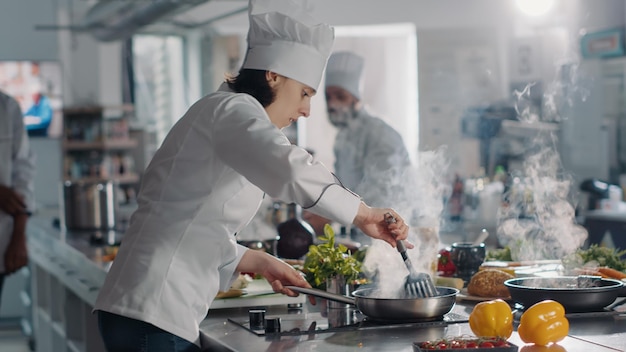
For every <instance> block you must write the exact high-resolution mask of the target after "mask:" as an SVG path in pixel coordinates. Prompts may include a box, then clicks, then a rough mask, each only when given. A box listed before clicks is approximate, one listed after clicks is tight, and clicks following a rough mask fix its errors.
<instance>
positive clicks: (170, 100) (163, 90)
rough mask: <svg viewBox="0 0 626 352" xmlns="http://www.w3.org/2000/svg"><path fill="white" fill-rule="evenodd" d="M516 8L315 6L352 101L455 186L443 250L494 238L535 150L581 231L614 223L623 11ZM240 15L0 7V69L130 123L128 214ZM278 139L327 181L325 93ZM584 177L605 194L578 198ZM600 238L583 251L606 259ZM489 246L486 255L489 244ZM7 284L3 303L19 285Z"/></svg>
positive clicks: (55, 147) (43, 151) (558, 5)
mask: <svg viewBox="0 0 626 352" xmlns="http://www.w3.org/2000/svg"><path fill="white" fill-rule="evenodd" d="M520 2H522V1H514V0H506V1H505V0H437V1H434V0H387V1H377V0H339V1H337V0H335V1H330V0H316V1H314V2H313V3H314V7H313V9H312V11H313V12H314V17H316V18H318V19H320V20H322V21H324V22H327V23H330V24H332V25H334V26H336V35H337V40H336V42H335V46H334V48H335V49H336V50H338V49H348V50H353V51H355V52H357V53H359V54H361V55H362V56H364V57H365V60H366V67H365V85H364V94H363V101H364V102H366V103H367V104H368V105H369V106H370V108H371V109H372V110H373V111H374V112H376V113H377V114H379V115H380V116H381V117H382V118H383V119H385V120H386V121H387V122H389V123H390V124H391V125H392V126H393V127H394V128H396V129H397V130H398V131H399V132H400V134H401V135H402V137H403V139H404V142H405V143H406V145H407V148H408V150H409V152H410V154H411V158H412V159H413V161H415V162H418V160H419V158H420V153H421V152H424V151H431V150H437V151H440V152H441V155H442V157H444V158H445V160H446V162H447V164H448V165H447V168H446V172H445V174H442V175H441V177H442V179H445V181H446V182H447V183H448V184H449V185H450V192H448V193H447V194H445V198H446V200H448V199H453V198H454V196H458V194H454V192H453V191H452V190H453V189H457V188H455V187H453V185H454V184H455V180H456V182H457V183H458V182H461V184H462V187H460V189H462V191H461V192H462V199H463V201H462V205H463V207H462V208H453V207H447V208H446V210H445V213H444V218H445V220H446V221H445V223H444V224H442V236H443V235H445V234H446V233H450V234H453V235H455V236H460V237H461V238H464V239H466V237H468V236H472V235H473V234H474V233H475V232H476V231H478V229H480V228H488V229H489V230H490V231H491V232H493V233H495V232H496V231H497V229H496V227H497V221H498V218H497V208H498V206H499V204H500V201H501V196H502V192H503V190H502V188H499V187H490V185H491V184H493V183H494V181H505V179H508V180H509V181H510V180H511V179H513V178H514V176H515V175H516V172H523V171H524V170H523V169H524V165H523V164H524V162H525V161H526V160H527V157H528V155H529V154H532V153H534V152H536V149H537V148H539V149H541V148H547V149H551V150H552V149H553V150H554V151H555V152H556V153H557V155H558V156H559V160H558V161H557V167H558V175H559V177H564V178H566V179H571V187H570V188H571V189H570V193H569V194H568V200H569V201H571V202H572V204H573V205H574V206H575V207H576V209H577V215H578V219H581V221H582V220H584V216H585V215H587V214H588V212H589V211H590V210H595V209H594V208H604V209H605V210H610V211H611V215H610V220H611V221H610V222H609V224H608V225H606V224H604V225H606V226H609V225H614V223H613V222H617V223H619V222H620V221H621V217H620V216H619V214H618V215H616V213H620V211H619V210H620V206H621V205H622V203H621V200H622V197H623V196H622V193H623V192H622V191H621V188H623V187H624V186H626V184H625V182H626V179H624V177H622V175H623V174H626V106H625V103H624V96H625V94H626V91H625V90H624V86H625V84H626V83H625V80H626V59H625V58H624V55H625V49H624V46H625V44H624V28H625V27H626V5H625V2H624V1H623V0H553V1H549V0H543V1H537V2H538V3H541V4H543V5H548V6H547V7H546V9H545V13H534V14H533V13H530V12H528V11H526V12H525V11H524V9H523V8H522V7H520V6H519V3H520ZM529 2H532V1H529ZM246 11H247V0H208V1H206V0H196V1H192V0H186V1H174V0H172V1H156V0H155V1H121V0H120V1H100V2H98V1H90V0H19V1H18V0H7V1H3V2H2V3H0V33H2V34H1V35H0V64H1V63H3V62H6V63H8V62H16V61H22V62H28V63H35V64H42V65H51V66H52V67H56V68H55V69H58V72H59V73H58V75H56V76H55V77H57V78H58V81H57V82H55V83H53V84H56V86H55V87H54V89H52V90H50V93H51V94H52V93H54V94H56V98H58V101H59V104H58V106H55V112H56V113H57V114H58V116H61V118H62V117H63V114H62V110H63V109H80V108H85V107H89V108H93V107H101V108H102V109H103V110H104V111H105V112H107V111H112V112H110V114H112V116H113V117H114V118H115V119H118V118H122V119H124V120H125V121H127V123H128V127H129V136H130V137H131V138H132V139H133V140H136V141H138V142H137V144H136V145H135V144H133V145H132V148H130V149H129V152H128V155H125V159H124V161H121V162H127V168H132V169H133V170H134V171H135V172H136V175H137V178H136V179H135V178H130V179H126V181H127V182H126V183H125V189H126V192H124V194H123V195H122V196H120V197H119V199H120V202H121V203H124V204H125V205H127V206H128V207H131V208H132V202H133V199H132V198H133V195H134V193H133V191H135V190H136V188H135V187H136V186H137V185H138V183H139V181H140V177H141V171H142V170H143V168H144V167H145V166H146V164H147V162H148V161H149V159H150V156H151V155H152V153H153V152H154V150H155V149H156V148H157V147H158V145H159V143H160V141H161V140H162V139H163V137H164V136H165V134H166V133H167V131H168V130H169V128H170V127H171V126H172V124H173V123H174V122H175V121H176V120H177V119H178V118H179V117H180V116H182V114H183V113H184V112H185V110H186V109H187V108H188V107H189V106H190V104H192V103H193V102H194V101H196V100H197V99H198V98H200V97H201V96H203V95H205V94H208V93H210V92H213V91H214V90H215V89H216V88H217V86H218V85H219V83H220V82H221V81H222V79H223V77H224V73H226V72H235V71H236V70H237V69H238V68H239V65H240V63H241V60H242V59H243V57H242V54H243V53H245V33H246V31H247V17H246ZM137 23H146V25H142V26H140V25H137ZM53 70H54V69H53ZM48 88H50V84H49V87H48ZM105 115H106V113H105ZM65 127H67V126H65ZM61 128H62V127H59V131H57V133H58V134H57V135H54V133H52V134H51V135H50V136H47V137H32V138H31V143H32V146H33V148H34V151H35V153H36V154H37V163H36V165H37V176H36V182H35V194H36V199H37V204H38V209H39V210H38V211H41V212H44V211H47V210H50V209H52V211H55V209H58V208H59V206H61V205H62V204H61V203H62V202H61V199H62V197H61V194H62V192H61V191H60V190H61V188H62V184H63V181H64V179H65V178H66V176H67V169H66V168H67V164H66V163H65V162H66V160H65V159H66V156H67V155H66V151H67V150H66V149H64V147H63V139H64V135H63V133H61ZM286 132H287V133H288V135H289V136H290V137H291V138H292V140H293V141H294V142H295V143H298V144H299V145H302V146H304V147H306V148H309V149H310V150H312V151H314V152H315V157H316V158H317V159H318V160H320V161H322V162H323V163H325V164H326V165H327V166H329V167H331V168H332V165H333V162H334V156H333V152H332V145H333V141H334V136H335V129H334V128H333V127H332V125H330V123H329V122H328V120H327V118H326V111H325V103H324V99H323V93H322V92H319V93H318V95H317V97H316V98H314V99H313V106H312V111H311V117H310V118H308V119H300V120H299V122H298V126H297V127H295V128H290V129H288V130H287V131H286ZM442 147H443V148H444V149H441V148H442ZM71 168H72V166H71V165H70V166H69V169H70V170H71ZM79 174H80V172H79ZM82 176H84V175H82ZM593 179H596V180H599V181H602V182H597V183H592V184H587V186H588V187H587V188H586V190H584V191H580V186H581V184H582V183H583V181H585V180H593ZM504 183H506V182H503V184H504ZM609 184H611V185H615V186H617V189H619V191H615V192H612V194H614V196H612V197H609V192H608V188H603V187H609V188H610V186H608V185H609ZM583 188H585V187H583ZM611 189H613V190H616V188H615V187H612V188H611ZM615 194H617V195H615ZM611 201H612V202H611ZM126 203H128V204H126ZM452 203H453V202H449V204H452ZM596 215H597V214H596ZM601 215H602V216H605V217H606V214H601ZM602 216H601V217H600V218H602ZM624 217H625V218H626V216H624ZM602 219H603V218H602ZM61 220H62V219H61ZM604 225H600V228H601V229H602V231H600V232H601V233H600V234H598V235H597V236H600V237H599V238H596V239H595V241H596V242H603V243H604V244H608V245H615V244H616V243H615V241H616V239H615V236H613V237H606V236H604V235H605V230H606V228H605V227H602V226H604ZM621 234H622V235H623V233H621ZM597 236H596V237H597ZM450 238H457V237H450ZM490 240H491V241H494V240H495V241H496V242H495V243H494V242H491V244H492V245H498V243H497V239H496V238H495V236H491V237H490ZM622 241H623V240H622ZM622 247H623V246H622ZM11 280H12V281H14V282H15V283H14V284H13V285H12V284H10V283H9V281H8V282H7V284H6V286H7V287H6V288H5V293H4V298H5V299H7V300H8V299H10V298H9V297H15V295H16V294H17V293H18V292H19V290H20V287H21V285H22V284H21V281H20V280H24V278H22V277H20V276H19V275H18V276H14V277H12V278H11ZM17 281H20V282H17ZM11 290H14V291H13V292H14V293H12V292H11ZM11 299H14V298H11ZM2 307H3V312H2V316H0V317H4V318H8V319H10V318H13V317H15V316H19V315H20V314H22V313H21V312H20V308H19V305H14V304H11V302H3V304H2ZM12 307H13V308H14V309H11V308H12Z"/></svg>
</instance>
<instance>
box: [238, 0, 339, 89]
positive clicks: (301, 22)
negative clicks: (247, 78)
mask: <svg viewBox="0 0 626 352" xmlns="http://www.w3.org/2000/svg"><path fill="white" fill-rule="evenodd" d="M306 4H307V2H306V1H304V0H250V5H249V9H248V10H249V11H248V13H249V18H250V29H249V30H248V50H247V52H246V58H245V59H244V63H243V68H249V69H256V70H268V71H272V72H276V73H278V74H281V75H283V76H285V77H289V78H291V79H294V80H296V81H299V82H301V83H304V84H306V85H307V86H310V87H311V88H313V89H317V88H318V87H319V84H320V81H321V78H322V72H324V66H325V65H326V61H327V60H328V55H329V54H330V51H331V48H332V46H333V41H334V39H335V31H334V29H333V27H331V26H329V25H327V24H323V23H319V22H318V21H315V20H314V19H313V18H311V17H310V15H308V13H307V10H310V9H308V8H307V6H306ZM309 12H310V11H309Z"/></svg>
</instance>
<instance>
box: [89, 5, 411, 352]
mask: <svg viewBox="0 0 626 352" xmlns="http://www.w3.org/2000/svg"><path fill="white" fill-rule="evenodd" d="M276 2H279V4H276ZM302 3H303V1H302V0H291V1H290V0H280V1H278V0H273V1H268V0H262V1H261V0H260V1H259V2H258V3H257V2H255V1H254V0H252V1H251V3H250V29H249V32H248V51H247V54H246V58H245V60H244V64H243V67H242V70H241V71H240V72H239V75H238V76H237V77H235V78H230V79H228V80H227V83H225V84H223V85H222V86H221V87H220V88H219V90H218V91H217V92H215V93H213V94H210V95H208V96H206V97H204V98H202V99H201V100H199V101H198V102H196V103H195V104H194V105H193V106H192V107H191V108H190V109H189V111H188V112H187V113H186V114H185V115H184V116H183V117H182V118H181V119H180V120H179V121H178V122H177V123H176V125H175V126H174V127H173V128H172V130H171V131H170V133H169V135H168V136H167V137H166V139H165V141H164V142H163V145H162V146H161V147H160V149H159V150H158V151H157V152H156V154H155V156H154V158H153V159H152V161H151V162H150V165H149V166H148V168H147V169H146V172H145V176H144V178H143V181H142V185H141V190H140V192H139V196H138V203H139V207H138V209H137V210H136V212H135V213H134V214H133V216H132V217H131V221H130V226H129V229H128V230H127V232H126V234H125V236H124V238H123V240H122V245H121V246H120V249H119V252H118V255H117V257H116V259H115V261H114V263H113V265H112V267H111V269H110V271H109V273H108V275H107V278H106V281H105V283H104V286H103V287H102V289H101V291H100V294H99V296H98V299H97V301H96V304H95V309H94V310H95V311H97V313H98V320H99V325H100V331H101V334H102V337H103V341H104V343H105V345H106V347H107V349H108V350H110V351H124V350H128V351H131V350H132V351H138V350H141V351H157V350H158V351H199V350H200V349H199V323H200V322H201V321H202V320H203V319H204V318H205V316H206V314H207V312H208V308H209V306H210V305H211V302H212V301H213V299H214V297H215V295H216V294H217V292H218V290H224V291H225V290H228V288H229V286H230V285H231V283H232V281H233V280H234V279H235V278H236V277H237V275H238V273H239V272H242V271H244V272H256V273H260V274H262V275H263V276H264V277H265V278H266V279H267V280H268V281H269V282H270V283H271V284H272V288H273V289H274V290H275V291H276V292H281V293H284V294H287V295H290V296H295V295H297V293H295V292H293V291H291V290H289V289H286V288H284V286H283V285H297V286H302V287H310V286H309V284H308V283H307V282H306V281H305V280H304V279H303V278H302V276H301V275H300V274H299V273H298V272H297V271H296V270H294V269H293V268H292V267H291V266H289V265H287V264H285V263H284V262H282V261H280V260H279V259H277V258H275V257H273V256H271V255H269V254H265V253H262V252H259V251H252V250H247V249H246V248H244V247H243V246H240V245H238V244H236V241H235V234H236V233H237V232H238V231H240V230H241V229H242V228H243V227H244V226H246V224H247V223H248V221H250V219H252V217H253V216H254V214H255V212H256V211H257V209H258V206H259V204H260V202H261V200H262V197H263V196H264V193H267V194H268V196H271V197H273V198H278V199H281V200H282V201H285V202H288V203H289V202H295V203H297V204H300V205H301V206H303V207H304V208H307V209H309V210H310V211H311V212H314V213H317V214H319V215H322V216H325V217H327V218H329V219H332V220H334V221H337V222H339V223H343V224H350V223H353V224H355V225H356V226H358V227H359V228H360V229H362V230H363V231H364V232H365V233H366V234H368V235H370V236H372V237H374V238H380V239H383V240H385V241H387V242H389V243H390V244H391V245H392V246H393V245H395V240H396V239H406V236H407V233H408V227H407V226H406V224H405V223H404V221H403V219H402V218H401V217H400V216H399V215H398V214H397V213H396V212H395V211H394V210H392V209H379V208H370V207H368V206H367V205H365V203H363V202H362V201H361V200H360V198H359V197H358V196H357V195H355V194H354V193H352V192H350V191H348V190H347V189H344V188H343V187H342V186H341V185H340V184H339V183H338V182H337V180H336V179H335V178H334V177H333V175H332V174H331V173H330V172H329V171H328V170H327V169H326V168H325V167H324V166H323V165H322V164H320V163H317V162H313V161H312V159H311V156H310V154H309V153H307V152H306V151H305V150H304V149H302V148H300V147H297V146H293V145H291V144H290V143H289V140H288V139H287V137H286V136H285V135H284V134H283V133H282V132H281V130H280V129H282V128H284V127H286V126H288V125H289V124H291V123H293V122H295V121H296V120H297V119H298V117H299V116H305V117H307V116H308V115H309V109H310V100H311V97H312V96H313V95H314V94H315V89H316V88H317V87H318V85H319V82H320V79H321V74H322V71H323V69H324V66H325V64H326V60H327V58H328V55H329V53H330V50H331V46H332V43H333V40H334V32H333V28H332V27H330V26H328V25H325V24H313V23H311V21H310V19H308V18H306V17H305V14H304V12H303V11H302V9H299V7H301V6H303V5H302ZM268 6H273V9H279V10H280V11H281V13H278V12H272V11H275V10H272V8H268ZM284 13H287V14H290V15H291V16H294V15H297V16H300V17H298V19H297V20H296V19H295V18H294V17H290V16H287V15H285V14H284ZM387 212H391V213H392V214H393V215H394V216H395V217H396V218H397V219H398V222H397V223H395V224H390V225H388V224H386V222H385V221H384V219H385V213H387Z"/></svg>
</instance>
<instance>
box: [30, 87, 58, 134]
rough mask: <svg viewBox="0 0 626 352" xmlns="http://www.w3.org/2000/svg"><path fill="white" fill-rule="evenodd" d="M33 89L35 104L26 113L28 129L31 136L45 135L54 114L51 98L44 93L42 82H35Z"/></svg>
mask: <svg viewBox="0 0 626 352" xmlns="http://www.w3.org/2000/svg"><path fill="white" fill-rule="evenodd" d="M31 89H32V95H33V96H32V99H33V105H31V106H30V108H28V110H26V112H25V113H24V121H25V123H26V130H27V131H28V135H29V136H39V137H45V136H47V135H48V127H50V123H51V122H52V115H53V111H52V106H51V105H50V98H48V97H47V96H46V95H45V94H44V92H43V89H42V87H41V84H40V83H34V84H33V87H32V88H31Z"/></svg>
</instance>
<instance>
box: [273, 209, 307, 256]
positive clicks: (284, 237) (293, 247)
mask: <svg viewBox="0 0 626 352" xmlns="http://www.w3.org/2000/svg"><path fill="white" fill-rule="evenodd" d="M290 207H291V210H290V214H289V217H290V219H289V220H287V221H285V222H282V223H280V224H278V226H277V227H276V230H277V231H278V236H279V239H278V243H277V245H276V253H277V255H278V256H279V257H281V258H285V259H300V258H302V257H303V256H304V255H305V254H307V252H308V251H309V246H310V245H312V244H313V242H314V240H315V230H313V227H311V225H310V224H309V223H308V222H306V221H304V220H302V208H300V206H298V205H296V204H290Z"/></svg>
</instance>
